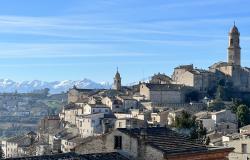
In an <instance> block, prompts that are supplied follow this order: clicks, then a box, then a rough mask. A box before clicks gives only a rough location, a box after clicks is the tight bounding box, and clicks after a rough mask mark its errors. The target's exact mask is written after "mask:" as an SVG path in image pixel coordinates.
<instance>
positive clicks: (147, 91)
mask: <svg viewBox="0 0 250 160" xmlns="http://www.w3.org/2000/svg"><path fill="white" fill-rule="evenodd" d="M182 87H183V86H181V85H174V84H150V83H142V84H141V85H140V95H142V96H144V97H145V100H149V101H151V102H153V103H158V104H164V103H183V102H184V101H185V91H184V89H183V88H182Z"/></svg>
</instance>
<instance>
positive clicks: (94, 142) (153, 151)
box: [75, 128, 232, 160]
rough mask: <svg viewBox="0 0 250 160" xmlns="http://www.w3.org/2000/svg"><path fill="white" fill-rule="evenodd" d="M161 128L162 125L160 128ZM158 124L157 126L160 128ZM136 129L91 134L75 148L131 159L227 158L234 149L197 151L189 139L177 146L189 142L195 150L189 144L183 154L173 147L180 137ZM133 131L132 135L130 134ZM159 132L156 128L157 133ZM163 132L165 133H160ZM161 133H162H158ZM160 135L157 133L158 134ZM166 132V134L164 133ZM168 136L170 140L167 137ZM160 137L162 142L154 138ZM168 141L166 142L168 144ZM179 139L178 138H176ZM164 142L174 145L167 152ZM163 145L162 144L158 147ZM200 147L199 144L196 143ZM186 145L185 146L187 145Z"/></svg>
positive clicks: (219, 159)
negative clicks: (137, 130) (148, 134)
mask: <svg viewBox="0 0 250 160" xmlns="http://www.w3.org/2000/svg"><path fill="white" fill-rule="evenodd" d="M161 129H162V128H161ZM161 129H159V128H157V130H161ZM130 132H131V133H130ZM133 132H134V130H131V131H129V130H127V129H120V130H115V131H113V132H111V133H109V134H106V135H103V136H99V137H92V138H89V139H87V140H86V141H85V142H84V143H82V144H81V145H78V146H77V147H76V148H75V151H76V153H80V154H89V153H97V152H98V153H99V152H101V153H103V152H104V153H105V152H118V153H121V154H122V155H124V156H126V157H129V159H131V160H148V159H150V160H166V159H168V160H169V159H170V160H184V159H185V160H226V159H227V158H226V157H227V155H228V153H229V152H231V151H232V149H231V148H228V149H227V148H220V149H218V148H217V149H216V148H214V149H213V150H210V149H208V148H207V149H206V148H203V147H202V146H199V147H201V148H200V150H197V151H195V149H194V148H195V147H194V146H195V145H197V144H194V143H192V145H190V146H189V145H188V144H186V143H187V141H186V140H184V139H183V140H181V141H182V143H183V144H185V145H180V146H179V147H178V148H179V150H181V149H182V148H181V146H185V148H186V147H187V148H188V146H189V147H191V148H193V149H194V150H192V149H191V148H190V151H189V152H185V151H184V150H183V152H181V154H178V153H177V152H178V151H177V152H176V153H175V151H174V147H175V144H174V143H172V141H180V140H179V139H178V138H177V137H175V138H174V137H172V139H168V138H167V137H168V136H167V137H165V138H163V139H157V138H156V139H154V138H153V137H151V136H150V137H151V138H152V140H154V141H152V142H151V141H150V139H151V138H150V139H148V138H147V133H145V135H144V134H142V133H141V135H137V136H136V135H133ZM130 134H131V135H130ZM155 134H157V132H156V133H155ZM160 134H164V133H162V131H161V133H160ZM158 136H159V135H158ZM158 136H157V137H158ZM162 136H163V135H162ZM167 139H168V140H167ZM157 140H158V141H161V142H158V143H157V142H155V141H157ZM151 143H153V144H154V143H157V145H156V146H155V145H151ZM165 143H166V144H165ZM175 143H177V142H175ZM164 145H167V146H168V145H171V146H172V147H169V148H168V149H170V150H172V151H170V152H171V153H169V152H165V149H167V148H164V147H167V146H164ZM157 146H160V147H157ZM196 147H198V146H196ZM187 148H186V149H187Z"/></svg>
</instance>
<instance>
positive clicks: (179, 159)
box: [2, 26, 250, 160]
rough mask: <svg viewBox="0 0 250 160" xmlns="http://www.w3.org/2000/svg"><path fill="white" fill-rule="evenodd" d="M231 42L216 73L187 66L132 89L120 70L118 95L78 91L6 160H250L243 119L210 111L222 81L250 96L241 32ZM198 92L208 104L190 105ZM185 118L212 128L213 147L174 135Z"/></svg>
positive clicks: (15, 141) (18, 141)
mask: <svg viewBox="0 0 250 160" xmlns="http://www.w3.org/2000/svg"><path fill="white" fill-rule="evenodd" d="M229 39H230V42H229V48H228V54H229V60H228V62H223V63H216V64H214V65H213V66H211V67H210V68H209V70H201V69H197V68H194V67H193V65H182V66H179V67H176V68H175V70H174V73H173V75H172V77H171V78H170V77H168V76H167V75H165V74H160V73H159V74H156V75H154V76H153V77H152V78H151V80H150V81H149V82H147V83H145V82H139V84H137V85H134V86H130V87H125V86H122V85H121V76H120V73H119V72H118V70H117V72H116V74H115V77H114V86H113V89H80V88H78V87H77V86H74V87H73V88H71V89H70V90H69V91H68V103H67V105H65V106H63V108H62V110H61V112H60V113H59V115H53V116H46V117H44V118H43V119H42V120H41V121H40V123H39V125H38V130H37V133H34V132H30V133H28V134H27V135H22V136H18V137H14V138H11V139H8V140H4V141H2V149H3V151H4V154H5V157H6V158H13V157H27V156H36V157H39V156H40V157H42V159H49V157H48V156H47V158H46V156H44V155H50V156H51V157H53V156H55V157H60V158H61V159H63V157H64V158H66V157H69V159H70V158H74V157H78V158H79V157H80V156H85V157H87V156H100V159H105V158H104V157H108V156H111V155H116V156H117V157H119V159H139V160H144V159H152V160H161V159H162V160H163V159H168V160H184V159H185V160H187V159H188V160H193V159H197V160H198V159H200V160H201V159H202V160H222V159H223V160H224V159H228V158H229V159H230V160H231V159H232V160H234V159H244V160H245V159H248V158H250V151H249V147H248V145H250V143H249V142H250V127H249V126H245V127H243V128H240V132H239V131H238V130H239V129H238V120H237V117H236V115H235V114H234V113H232V112H231V111H230V110H227V109H223V110H220V111H213V112H208V111H207V105H208V103H209V101H210V99H209V98H207V97H205V96H206V93H207V91H208V90H209V88H212V87H214V84H216V82H217V81H218V80H219V79H221V78H225V79H226V81H231V82H233V84H234V87H238V88H239V89H240V90H242V91H248V90H250V88H249V86H250V85H249V84H250V74H248V73H249V69H248V68H242V67H241V66H240V56H238V54H240V48H239V41H238V40H239V32H238V29H237V27H236V26H233V28H232V29H231V31H230V33H229ZM236 73H237V74H236ZM238 73H240V74H238ZM238 82H240V83H238ZM194 91H196V92H198V93H199V96H200V97H205V98H202V99H200V100H198V101H195V102H193V101H190V99H188V95H189V94H190V93H192V92H194ZM228 103H229V102H227V104H228ZM183 111H186V112H188V113H190V114H191V115H194V116H195V117H196V121H197V122H199V123H201V124H202V126H203V127H204V128H206V131H207V135H206V136H207V137H209V139H210V141H209V145H208V146H207V145H204V144H202V143H200V142H196V141H193V140H191V139H190V138H189V137H187V136H186V135H182V134H180V133H177V132H176V131H173V130H172V129H171V126H173V124H174V123H175V121H176V118H177V117H179V116H181V114H182V113H183ZM72 152H73V153H74V154H73V153H72ZM32 158H33V159H36V158H35V157H32Z"/></svg>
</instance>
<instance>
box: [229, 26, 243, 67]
mask: <svg viewBox="0 0 250 160" xmlns="http://www.w3.org/2000/svg"><path fill="white" fill-rule="evenodd" d="M240 50H241V48H240V32H239V31H238V28H237V27H236V26H235V23H234V26H233V27H232V28H231V30H230V32H229V46H228V63H229V64H232V65H237V66H240V54H241V53H240Z"/></svg>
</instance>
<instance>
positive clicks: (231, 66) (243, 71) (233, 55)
mask: <svg viewBox="0 0 250 160" xmlns="http://www.w3.org/2000/svg"><path fill="white" fill-rule="evenodd" d="M228 44H229V46H228V62H218V63H215V64H213V65H212V66H210V67H209V70H210V71H211V72H213V73H215V75H216V76H217V78H218V79H222V78H223V79H225V80H227V81H230V82H232V83H233V86H234V87H235V88H237V89H239V91H250V68H247V67H241V48H240V32H239V31H238V28H237V27H236V26H235V25H234V26H233V27H232V29H231V30H230V32H229V43H228Z"/></svg>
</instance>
